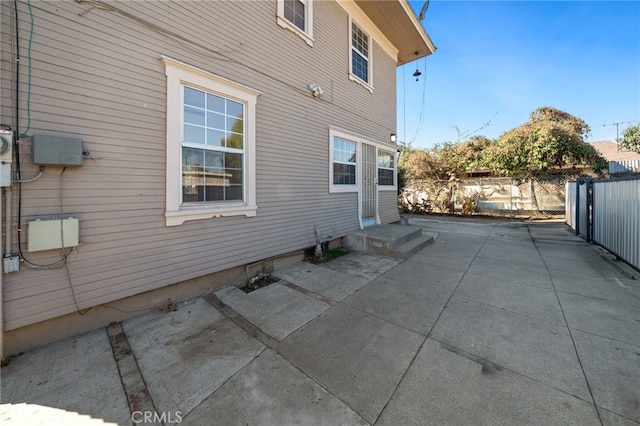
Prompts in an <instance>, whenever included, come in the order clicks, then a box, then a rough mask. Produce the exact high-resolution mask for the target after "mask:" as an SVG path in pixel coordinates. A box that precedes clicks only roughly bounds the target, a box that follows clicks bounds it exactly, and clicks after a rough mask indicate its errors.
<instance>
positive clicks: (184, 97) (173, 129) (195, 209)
mask: <svg viewBox="0 0 640 426" xmlns="http://www.w3.org/2000/svg"><path fill="white" fill-rule="evenodd" d="M162 60H163V62H164V64H165V73H166V76H167V160H166V161H167V164H166V168H167V175H166V211H165V218H166V225H167V226H175V225H181V224H182V223H184V222H185V221H188V220H198V219H209V218H212V217H218V216H236V215H244V216H255V215H256V210H257V206H256V192H255V191H256V182H255V180H256V173H255V123H256V117H255V115H256V102H257V97H258V95H259V94H260V92H258V91H256V90H253V89H251V88H248V87H246V86H243V85H240V84H238V83H235V82H232V81H230V80H227V79H224V78H222V77H219V76H216V75H214V74H211V73H208V72H206V71H203V70H200V69H198V68H195V67H192V66H190V65H187V64H184V63H182V62H179V61H176V60H174V59H171V58H167V57H165V56H163V57H162Z"/></svg>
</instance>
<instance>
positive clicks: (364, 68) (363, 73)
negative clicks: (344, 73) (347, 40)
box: [351, 21, 371, 85]
mask: <svg viewBox="0 0 640 426" xmlns="http://www.w3.org/2000/svg"><path fill="white" fill-rule="evenodd" d="M370 51H371V49H370V43H369V36H368V35H367V34H366V33H365V32H364V31H362V29H361V28H360V27H359V26H358V25H356V23H355V22H353V21H352V22H351V75H352V76H353V77H355V78H357V79H358V80H360V81H362V82H363V83H365V84H366V85H371V78H370V75H371V74H370V71H371V70H370V68H371V67H370V56H369V55H370Z"/></svg>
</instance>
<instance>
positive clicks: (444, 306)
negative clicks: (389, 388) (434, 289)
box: [373, 225, 496, 424]
mask: <svg viewBox="0 0 640 426" xmlns="http://www.w3.org/2000/svg"><path fill="white" fill-rule="evenodd" d="M495 227H496V225H493V226H492V232H493V229H495ZM492 232H489V233H488V234H487V235H486V236H485V237H484V241H483V242H482V244H481V245H480V247H478V250H476V252H475V254H474V255H473V259H471V262H469V266H467V269H466V270H465V271H464V274H462V276H461V277H460V280H459V281H458V284H456V287H455V288H454V289H453V291H452V292H451V294H450V295H449V298H448V299H447V301H446V302H445V304H444V305H443V306H442V309H441V310H440V313H439V314H438V318H436V320H435V321H434V322H433V325H432V326H431V328H430V329H429V332H428V333H427V335H426V336H425V338H424V340H423V341H422V343H421V344H420V347H419V348H418V350H417V351H416V353H415V354H414V355H413V358H411V362H409V366H408V367H407V369H406V370H405V372H404V374H403V375H402V377H400V380H399V381H398V384H397V385H396V387H395V389H394V390H393V392H392V393H391V396H390V397H389V399H388V400H387V402H386V403H385V404H384V406H383V407H382V410H380V412H379V413H378V416H377V417H376V418H375V420H374V421H373V423H374V424H375V423H376V422H377V421H378V420H379V419H380V416H381V415H382V413H383V412H384V410H385V409H386V408H387V406H388V405H389V403H390V402H391V400H392V399H393V397H394V396H395V395H396V393H397V392H398V388H399V387H400V384H401V383H402V381H403V380H404V378H405V377H406V376H407V373H408V372H409V370H410V369H411V366H412V365H413V363H414V362H415V360H416V358H417V357H418V354H419V353H420V351H421V350H422V348H423V347H424V345H425V343H427V340H429V338H430V337H431V333H433V329H434V328H435V327H436V324H438V321H440V318H441V317H442V314H443V313H444V310H445V309H447V306H448V305H449V302H451V299H452V298H453V295H454V294H455V293H456V291H457V290H458V287H460V284H461V283H462V281H463V280H464V277H466V276H467V274H468V273H469V269H471V265H473V262H474V261H475V260H476V258H477V257H478V253H480V250H482V248H483V247H484V245H485V244H486V243H487V240H488V239H489V237H490V236H491V233H492ZM434 340H435V339H434Z"/></svg>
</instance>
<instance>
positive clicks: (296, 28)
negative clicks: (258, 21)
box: [277, 0, 314, 46]
mask: <svg viewBox="0 0 640 426" xmlns="http://www.w3.org/2000/svg"><path fill="white" fill-rule="evenodd" d="M277 22H278V25H280V26H281V27H282V28H287V29H289V30H291V31H293V32H294V33H296V34H297V35H298V36H300V37H301V38H302V39H303V40H304V41H305V42H306V43H307V44H308V45H309V46H313V41H314V40H313V0H278V11H277Z"/></svg>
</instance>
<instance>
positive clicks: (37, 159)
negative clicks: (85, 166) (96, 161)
mask: <svg viewBox="0 0 640 426" xmlns="http://www.w3.org/2000/svg"><path fill="white" fill-rule="evenodd" d="M31 142H32V143H33V163H34V164H38V165H40V166H82V162H83V160H84V158H83V156H82V139H78V138H69V137H64V136H51V135H33V139H32V141H31Z"/></svg>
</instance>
